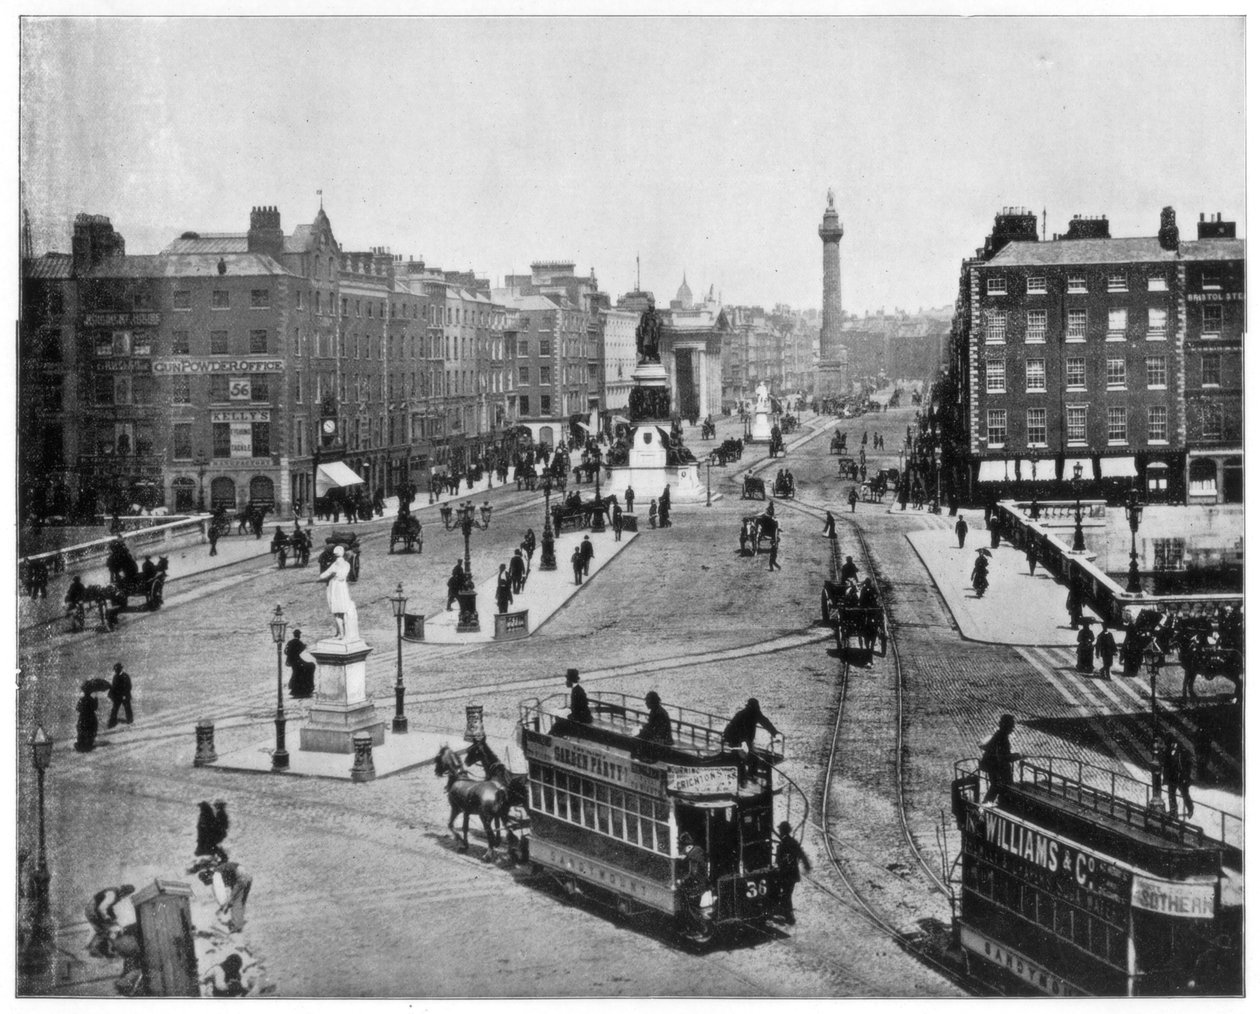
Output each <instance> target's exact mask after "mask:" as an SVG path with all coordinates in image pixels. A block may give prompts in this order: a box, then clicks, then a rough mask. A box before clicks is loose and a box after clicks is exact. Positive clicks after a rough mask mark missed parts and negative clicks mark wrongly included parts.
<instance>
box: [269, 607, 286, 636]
mask: <svg viewBox="0 0 1260 1014" xmlns="http://www.w3.org/2000/svg"><path fill="white" fill-rule="evenodd" d="M267 625H268V626H269V627H271V639H272V640H273V641H275V642H276V644H284V632H285V631H286V630H287V629H288V627H289V621H288V620H286V619H285V618H284V610H283V609H281V608H280V605H279V604H278V603H277V605H276V611H275V613H274V614H273V615H272V617H271V620H270V621H269V622H268V624H267Z"/></svg>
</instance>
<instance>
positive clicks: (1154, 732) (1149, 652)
mask: <svg viewBox="0 0 1260 1014" xmlns="http://www.w3.org/2000/svg"><path fill="white" fill-rule="evenodd" d="M1130 636H1132V635H1130ZM1143 654H1144V657H1145V659H1146V671H1147V672H1148V673H1150V677H1151V743H1152V744H1154V742H1155V740H1156V738H1157V737H1158V736H1159V711H1158V706H1157V705H1156V702H1155V678H1156V677H1157V676H1158V675H1159V669H1160V666H1162V665H1163V664H1164V656H1163V655H1161V654H1160V652H1159V648H1158V647H1157V646H1156V644H1155V639H1154V638H1153V637H1152V638H1151V640H1150V641H1149V642H1148V643H1147V645H1146V651H1145V652H1144V653H1143ZM1156 763H1158V760H1157V761H1156Z"/></svg>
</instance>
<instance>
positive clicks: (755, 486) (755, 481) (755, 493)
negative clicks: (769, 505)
mask: <svg viewBox="0 0 1260 1014" xmlns="http://www.w3.org/2000/svg"><path fill="white" fill-rule="evenodd" d="M739 498H740V499H741V500H764V499H765V498H766V480H765V479H762V478H759V477H758V476H755V475H746V476H744V488H743V490H742V492H741V493H740V494H739Z"/></svg>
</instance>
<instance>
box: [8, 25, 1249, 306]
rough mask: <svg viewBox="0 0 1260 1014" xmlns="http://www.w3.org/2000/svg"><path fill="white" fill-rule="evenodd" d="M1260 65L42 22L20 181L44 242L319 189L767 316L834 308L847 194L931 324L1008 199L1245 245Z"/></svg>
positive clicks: (392, 244)
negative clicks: (824, 236) (1252, 114)
mask: <svg viewBox="0 0 1260 1014" xmlns="http://www.w3.org/2000/svg"><path fill="white" fill-rule="evenodd" d="M1243 71H1244V24H1243V21H1242V19H1241V18H1234V19H1228V18H1204V19H1187V18H1179V19H1165V18H1128V19H1083V18H968V19H961V18H843V19H823V18H789V19H775V18H756V19H753V18H712V19H699V18H657V19H643V18H571V19H540V18H529V19H494V18H443V19H406V20H398V19H384V18H378V19H368V18H365V19H347V18H342V19H318V18H315V19H275V20H270V19H248V20H246V19H241V18H223V19H191V18H177V19H170V20H161V19H144V20H125V19H78V20H46V19H45V20H34V21H30V20H28V21H26V22H25V23H24V30H23V33H22V79H21V86H22V99H23V102H22V112H21V121H20V125H21V141H22V147H21V168H22V173H23V181H24V193H25V199H26V206H27V208H28V209H29V213H30V216H31V221H32V225H33V228H34V240H35V248H36V252H37V253H38V252H43V251H44V250H47V249H56V250H68V249H69V222H70V220H71V218H72V217H73V215H74V214H75V213H76V212H79V211H89V212H94V213H99V214H105V215H108V216H110V218H111V219H112V220H113V223H114V225H115V227H116V228H117V229H118V230H119V231H120V232H121V233H122V234H123V235H124V236H125V237H126V240H127V248H128V251H129V252H132V253H149V252H155V251H157V250H158V249H160V248H161V247H162V246H164V245H165V244H166V243H168V242H169V241H170V240H171V239H172V238H174V236H175V235H177V234H178V233H179V232H180V231H183V230H185V229H196V230H200V231H224V232H243V231H244V230H245V229H246V228H247V226H248V221H249V209H250V207H251V206H252V205H256V204H274V205H277V206H278V207H279V208H280V211H281V216H282V224H283V226H284V228H285V231H286V232H289V231H291V230H292V228H293V227H294V226H295V225H297V224H299V223H303V222H309V221H311V219H312V217H313V216H314V214H315V211H316V210H317V208H318V206H319V204H318V201H319V199H318V197H317V196H316V190H319V189H322V190H323V194H324V207H325V209H326V211H327V212H328V215H329V217H330V218H331V220H332V225H333V229H334V231H335V233H336V235H337V238H338V240H339V241H340V242H341V244H342V246H343V248H345V249H348V250H362V249H366V248H367V247H370V246H387V247H389V248H391V249H392V250H393V252H394V253H400V254H404V255H407V254H413V255H417V256H419V255H423V257H424V258H425V259H426V261H427V262H428V263H429V264H431V265H436V266H440V267H442V268H445V269H461V270H462V269H468V268H472V269H473V270H475V271H476V272H477V273H478V274H480V275H483V276H489V277H490V279H491V281H492V282H493V283H494V284H496V285H497V284H499V283H500V279H501V277H502V276H503V275H504V274H505V273H508V272H511V271H514V270H515V271H518V272H520V271H525V270H527V269H528V264H529V262H530V261H532V260H561V259H563V260H573V261H575V262H576V263H577V265H578V270H579V271H580V272H582V273H585V272H588V271H589V270H590V269H591V268H592V267H594V269H595V271H596V273H597V275H598V277H599V281H600V284H601V287H602V288H603V289H604V290H605V291H607V292H609V293H611V294H612V295H613V296H614V297H616V296H617V295H619V294H620V293H622V292H625V291H626V290H628V289H631V288H633V287H634V284H635V255H636V254H638V255H639V256H640V257H641V258H642V281H643V286H644V288H648V289H652V290H654V291H655V292H656V293H657V295H658V297H661V298H665V299H668V298H672V296H673V295H674V292H675V290H676V289H677V287H678V284H679V282H680V280H681V278H682V275H683V272H684V271H685V272H686V275H687V280H688V282H689V283H690V285H691V288H692V291H693V292H694V293H695V294H696V295H697V297H699V296H700V295H702V294H703V293H704V292H706V291H707V290H708V288H709V286H710V285H712V286H714V288H715V291H716V292H719V293H720V294H721V296H722V298H723V301H724V302H726V303H739V304H762V305H764V306H767V307H769V306H770V305H772V304H774V303H777V302H786V303H790V304H792V305H793V306H797V307H811V306H812V307H817V306H820V305H821V287H822V268H821V243H820V241H819V239H818V234H817V228H818V224H819V221H820V219H821V217H822V212H823V210H824V207H825V205H826V191H827V188H828V187H829V186H831V187H834V188H835V191H836V206H837V208H838V210H839V213H840V217H841V220H842V221H843V223H844V228H845V236H844V240H843V242H842V243H841V257H842V277H843V299H844V306H845V309H846V310H850V311H856V312H862V311H864V310H878V309H879V308H881V307H884V308H886V309H888V310H889V311H891V310H892V309H893V308H894V307H902V308H905V309H909V310H915V309H917V308H918V307H920V306H923V307H927V306H941V305H944V304H952V302H953V298H954V295H955V291H956V286H957V276H958V266H959V261H960V259H961V258H962V257H963V256H964V255H966V254H968V253H970V252H971V251H972V250H973V249H974V248H975V247H977V246H979V245H980V244H981V243H982V242H983V240H984V237H985V235H986V234H987V232H988V231H989V228H990V226H991V225H992V221H993V215H994V213H995V212H997V211H998V210H999V209H1000V208H1002V207H1004V206H1024V207H1028V208H1030V209H1033V210H1035V211H1036V212H1037V214H1038V215H1039V216H1040V213H1041V210H1042V208H1043V207H1044V208H1045V209H1046V210H1047V212H1048V228H1049V232H1051V233H1053V232H1055V231H1060V232H1061V231H1063V230H1064V229H1065V228H1066V224H1067V221H1068V219H1069V218H1070V217H1071V216H1072V215H1073V214H1074V213H1081V214H1106V215H1108V216H1109V217H1110V219H1111V230H1112V235H1115V236H1132V235H1153V234H1154V233H1155V232H1156V230H1157V227H1158V221H1159V212H1160V208H1162V207H1163V206H1164V205H1169V204H1170V205H1172V206H1173V207H1174V208H1175V209H1176V211H1177V214H1178V219H1179V222H1180V223H1181V226H1182V234H1183V236H1186V235H1189V236H1193V234H1194V227H1193V225H1192V222H1193V221H1195V220H1197V218H1198V215H1199V212H1201V211H1206V212H1209V213H1211V212H1217V211H1220V212H1222V213H1223V214H1224V216H1225V218H1227V219H1232V220H1237V221H1238V222H1239V231H1240V234H1241V233H1242V231H1243V229H1242V226H1243V218H1244V214H1245V207H1244V195H1245V183H1244V151H1245V148H1244V141H1245V118H1244V117H1245V114H1244V97H1245V96H1244V82H1243V76H1244V75H1243Z"/></svg>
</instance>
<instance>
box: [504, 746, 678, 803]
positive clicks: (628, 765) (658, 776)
mask: <svg viewBox="0 0 1260 1014" xmlns="http://www.w3.org/2000/svg"><path fill="white" fill-rule="evenodd" d="M524 747H525V756H526V757H528V758H529V759H530V760H536V761H542V762H544V763H547V764H554V765H555V766H556V767H558V768H564V769H566V770H569V771H576V772H578V773H579V774H586V775H594V776H595V777H597V778H601V779H603V780H604V781H608V782H612V783H613V784H615V785H620V786H623V787H624V788H627V789H631V790H632V791H635V792H643V793H646V794H647V795H650V796H659V795H660V794H661V781H662V777H663V773H662V772H661V771H658V770H657V769H656V768H653V767H649V766H647V765H644V764H639V763H636V762H635V761H632V760H630V759H629V757H628V756H627V754H626V753H625V752H624V751H622V752H620V753H613V752H612V751H611V750H604V749H601V748H600V747H598V746H595V745H593V744H589V743H583V744H581V745H580V746H579V745H578V744H576V743H572V742H569V741H568V740H553V739H552V738H551V737H550V736H543V735H540V734H538V733H534V732H531V731H529V730H526V733H525V742H524Z"/></svg>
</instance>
